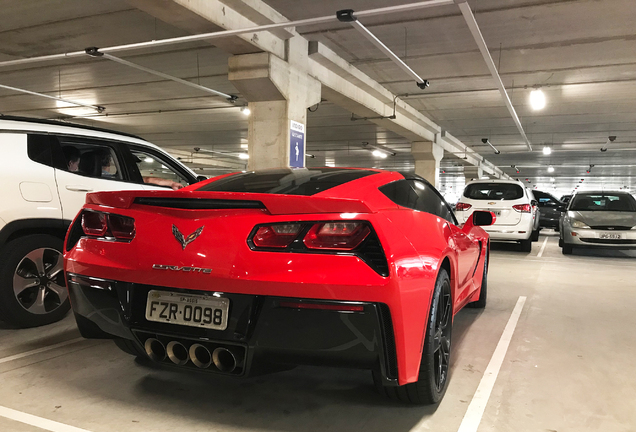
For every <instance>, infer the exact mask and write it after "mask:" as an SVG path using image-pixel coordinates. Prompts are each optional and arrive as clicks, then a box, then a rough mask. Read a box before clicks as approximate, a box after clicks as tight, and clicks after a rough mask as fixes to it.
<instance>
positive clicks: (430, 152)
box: [411, 141, 444, 187]
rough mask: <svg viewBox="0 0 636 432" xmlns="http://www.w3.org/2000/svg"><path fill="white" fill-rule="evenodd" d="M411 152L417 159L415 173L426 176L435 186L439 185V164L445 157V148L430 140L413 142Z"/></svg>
mask: <svg viewBox="0 0 636 432" xmlns="http://www.w3.org/2000/svg"><path fill="white" fill-rule="evenodd" d="M411 154H413V159H414V160H415V174H417V175H419V176H422V177H424V178H425V179H426V180H428V182H429V183H430V184H432V185H433V186H435V187H438V186H439V170H440V168H439V164H440V161H441V160H442V158H443V157H444V149H443V148H442V147H441V146H440V145H438V144H435V143H433V142H430V141H418V142H413V143H411Z"/></svg>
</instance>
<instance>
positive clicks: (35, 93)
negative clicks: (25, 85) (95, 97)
mask: <svg viewBox="0 0 636 432" xmlns="http://www.w3.org/2000/svg"><path fill="white" fill-rule="evenodd" d="M0 88H3V89H7V90H11V91H15V92H19V93H26V94H30V95H32V96H40V97H43V98H47V99H54V100H56V101H60V102H64V103H67V104H70V105H76V106H78V107H79V106H83V107H86V108H92V109H94V110H95V111H97V112H98V113H102V112H104V110H105V109H106V108H104V107H103V106H99V105H90V104H86V103H83V102H76V101H72V100H69V99H62V98H59V97H55V96H51V95H47V94H43V93H38V92H34V91H31V90H25V89H21V88H17V87H11V86H8V85H3V84H0ZM69 108H73V107H69Z"/></svg>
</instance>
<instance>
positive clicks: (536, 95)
mask: <svg viewBox="0 0 636 432" xmlns="http://www.w3.org/2000/svg"><path fill="white" fill-rule="evenodd" d="M530 106H531V107H532V109H533V110H535V111H538V110H542V109H543V108H545V94H543V91H542V90H541V89H534V90H532V91H531V92H530Z"/></svg>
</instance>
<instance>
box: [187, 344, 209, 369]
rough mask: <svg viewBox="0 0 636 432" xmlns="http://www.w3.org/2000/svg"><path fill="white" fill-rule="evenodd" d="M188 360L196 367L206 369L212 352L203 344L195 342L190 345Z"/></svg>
mask: <svg viewBox="0 0 636 432" xmlns="http://www.w3.org/2000/svg"><path fill="white" fill-rule="evenodd" d="M190 360H192V363H194V365H195V366H196V367H198V368H201V369H206V368H208V367H210V365H211V364H212V354H210V350H209V349H207V348H206V347H204V346H203V345H201V344H197V343H195V344H192V346H191V347H190Z"/></svg>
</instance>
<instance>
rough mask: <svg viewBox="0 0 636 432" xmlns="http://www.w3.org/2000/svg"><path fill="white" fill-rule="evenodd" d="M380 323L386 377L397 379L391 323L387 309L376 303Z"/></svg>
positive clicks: (382, 304) (395, 354)
mask: <svg viewBox="0 0 636 432" xmlns="http://www.w3.org/2000/svg"><path fill="white" fill-rule="evenodd" d="M378 310H379V312H380V323H381V324H382V339H383V340H384V353H385V359H384V361H385V367H386V377H387V378H389V379H397V377H398V370H397V353H396V351H395V335H394V333H393V321H392V320H391V312H390V310H389V307H388V306H387V305H386V304H384V303H378Z"/></svg>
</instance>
